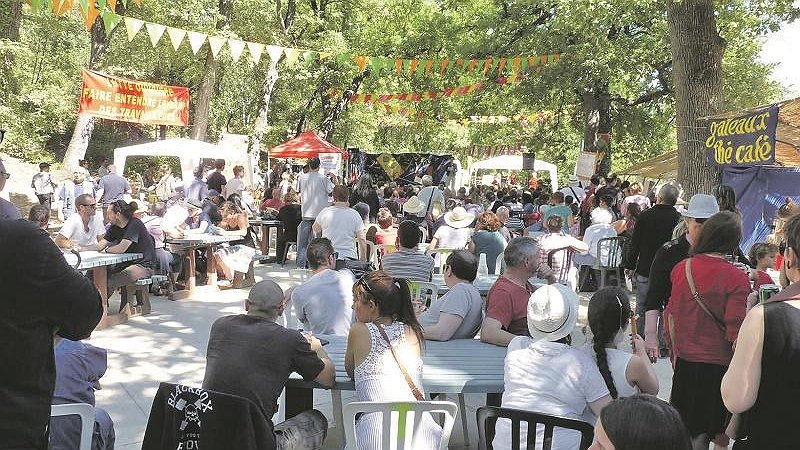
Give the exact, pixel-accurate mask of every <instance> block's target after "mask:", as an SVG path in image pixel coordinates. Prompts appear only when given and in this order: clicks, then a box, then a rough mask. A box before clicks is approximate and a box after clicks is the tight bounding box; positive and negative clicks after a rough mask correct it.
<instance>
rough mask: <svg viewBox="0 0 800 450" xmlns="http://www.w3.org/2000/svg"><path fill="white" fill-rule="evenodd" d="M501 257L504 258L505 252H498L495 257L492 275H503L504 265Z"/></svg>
mask: <svg viewBox="0 0 800 450" xmlns="http://www.w3.org/2000/svg"><path fill="white" fill-rule="evenodd" d="M503 256H505V252H500V254H499V255H497V259H496V260H495V262H494V275H500V274H502V273H503V265H504V264H505V263H506V262H505V260H504V259H503Z"/></svg>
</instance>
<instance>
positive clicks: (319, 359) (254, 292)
mask: <svg viewBox="0 0 800 450" xmlns="http://www.w3.org/2000/svg"><path fill="white" fill-rule="evenodd" d="M285 308H286V300H285V298H284V293H283V290H282V289H281V288H280V286H278V285H277V284H276V283H275V282H274V281H272V280H264V281H259V282H258V283H256V284H255V285H254V286H253V287H252V289H250V293H249V295H248V297H247V300H246V301H245V310H246V311H247V314H238V315H233V316H226V317H221V318H219V319H217V320H216V321H215V322H214V325H212V327H211V333H210V336H209V339H208V349H207V351H206V372H205V377H204V378H203V388H204V389H210V390H214V391H218V392H223V393H226V394H232V395H238V396H240V397H244V398H247V399H248V400H250V401H252V402H253V403H255V404H256V406H258V408H259V409H260V410H261V411H262V412H263V413H264V418H265V419H266V421H267V425H268V427H269V428H270V429H274V432H275V434H274V437H273V439H274V442H273V443H270V445H269V446H268V447H266V448H268V449H273V448H276V449H278V450H283V449H287V450H288V449H295V448H297V449H300V448H302V449H309V450H314V449H319V448H321V447H322V442H323V441H324V440H325V435H326V433H327V429H328V422H327V420H326V419H325V416H323V415H322V413H320V412H319V411H316V410H310V411H304V412H302V413H300V414H298V415H296V416H294V417H292V418H291V419H288V420H287V421H285V422H283V423H280V424H278V425H273V423H272V416H273V415H274V414H275V413H276V412H277V409H278V408H277V406H278V405H277V401H278V397H279V396H280V395H281V391H282V390H283V388H284V386H285V385H286V381H287V380H288V379H289V375H291V374H292V372H297V373H298V374H300V375H301V376H302V377H303V379H304V380H306V381H312V380H313V381H315V382H317V383H320V384H322V385H325V386H332V385H333V383H334V381H335V375H336V372H335V368H334V365H333V362H332V361H331V359H330V358H329V357H328V355H327V353H326V352H325V349H324V348H323V347H322V344H321V343H320V341H319V339H317V338H315V337H313V336H308V335H303V334H302V333H301V332H300V331H297V330H291V329H287V328H284V327H283V326H281V325H279V324H277V323H276V321H277V319H278V317H280V316H281V315H282V314H283V311H284V309H285Z"/></svg>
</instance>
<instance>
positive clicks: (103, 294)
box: [76, 251, 142, 330]
mask: <svg viewBox="0 0 800 450" xmlns="http://www.w3.org/2000/svg"><path fill="white" fill-rule="evenodd" d="M80 257H81V261H80V264H79V265H78V266H77V267H76V269H78V270H89V269H91V270H92V281H94V286H95V287H96V288H97V291H98V292H100V298H102V299H103V318H102V319H100V323H99V324H97V328H95V329H96V330H102V329H103V328H108V327H110V326H113V325H117V324H120V323H124V322H127V321H128V318H129V317H130V315H131V311H130V307H129V306H128V305H125V308H123V310H122V311H120V312H118V313H113V314H109V313H108V267H109V266H113V265H115V264H120V263H124V262H128V261H135V260H137V259H141V258H142V254H141V253H118V254H115V253H100V252H96V251H85V252H80Z"/></svg>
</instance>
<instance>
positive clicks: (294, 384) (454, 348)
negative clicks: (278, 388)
mask: <svg viewBox="0 0 800 450" xmlns="http://www.w3.org/2000/svg"><path fill="white" fill-rule="evenodd" d="M318 337H319V338H320V339H326V340H328V341H330V344H328V345H326V346H325V351H326V352H328V356H330V358H331V360H332V361H333V364H334V365H335V366H336V383H335V384H334V385H333V387H331V388H330V389H336V390H342V391H352V390H355V383H354V382H353V380H351V379H350V376H348V375H347V372H346V371H345V369H344V354H345V350H346V348H347V337H346V336H318ZM505 357H506V348H505V347H498V346H496V345H491V344H486V343H484V342H481V341H479V340H477V339H454V340H452V341H446V342H437V341H426V342H425V355H424V356H423V358H422V359H423V363H424V366H423V369H422V389H423V391H425V393H426V394H430V393H438V394H468V393H471V394H475V393H479V394H496V395H494V396H493V398H495V399H497V400H495V401H497V402H498V404H497V405H495V406H500V405H499V398H500V396H499V394H501V393H502V392H503V365H504V361H505ZM313 388H318V389H328V388H327V387H325V386H321V385H319V384H317V383H314V382H306V381H303V379H302V378H301V377H300V375H298V374H296V373H293V374H292V375H291V377H290V378H289V381H288V382H287V383H286V418H287V419H288V418H290V417H293V416H295V415H297V414H299V413H300V412H302V411H305V410H307V409H311V408H312V407H313V406H314V390H313ZM492 403H494V401H493V402H492ZM333 413H334V415H336V419H337V420H338V422H337V426H339V425H338V424H341V423H342V422H341V411H334V412H333Z"/></svg>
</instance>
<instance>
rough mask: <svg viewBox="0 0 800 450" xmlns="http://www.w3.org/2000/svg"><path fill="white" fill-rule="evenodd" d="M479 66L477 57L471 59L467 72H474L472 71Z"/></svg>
mask: <svg viewBox="0 0 800 450" xmlns="http://www.w3.org/2000/svg"><path fill="white" fill-rule="evenodd" d="M477 66H478V60H477V59H473V60H470V62H469V64H468V65H467V70H466V72H467V73H472V71H473V70H475V67H477Z"/></svg>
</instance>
